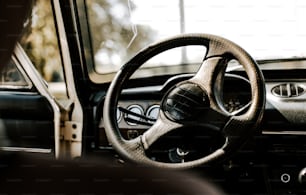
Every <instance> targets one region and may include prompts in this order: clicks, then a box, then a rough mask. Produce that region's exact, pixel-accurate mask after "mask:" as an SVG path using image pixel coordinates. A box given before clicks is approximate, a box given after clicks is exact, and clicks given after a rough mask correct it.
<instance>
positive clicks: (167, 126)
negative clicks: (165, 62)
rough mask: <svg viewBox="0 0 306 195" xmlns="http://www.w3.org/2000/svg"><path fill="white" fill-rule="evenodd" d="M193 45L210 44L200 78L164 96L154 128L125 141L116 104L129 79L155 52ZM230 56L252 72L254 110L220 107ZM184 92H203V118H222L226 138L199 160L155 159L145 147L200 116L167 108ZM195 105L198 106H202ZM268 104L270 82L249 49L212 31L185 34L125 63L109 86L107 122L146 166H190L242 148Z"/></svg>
mask: <svg viewBox="0 0 306 195" xmlns="http://www.w3.org/2000/svg"><path fill="white" fill-rule="evenodd" d="M188 45H202V46H205V47H206V48H207V52H206V57H205V59H204V60H203V63H202V65H201V67H200V69H199V71H198V72H197V73H196V75H195V76H194V77H192V78H191V79H189V80H188V81H184V82H182V83H179V84H178V85H177V86H175V87H174V89H172V90H170V91H169V92H168V93H167V94H166V95H165V96H164V98H163V100H162V103H161V108H162V109H160V114H159V118H158V120H157V122H156V123H155V124H154V125H153V126H152V127H151V128H150V129H149V130H148V131H146V132H145V133H144V134H143V135H141V136H138V137H137V138H135V139H132V140H125V139H124V138H123V137H122V136H121V134H120V130H119V127H118V124H117V120H116V107H117V104H118V98H119V96H120V93H121V91H122V88H123V85H124V83H125V82H126V81H127V80H128V79H129V78H130V77H131V75H132V74H133V73H134V72H135V71H136V70H137V69H138V68H139V67H140V66H141V65H143V64H144V63H145V62H146V61H147V60H149V59H150V58H152V57H154V56H155V55H157V54H159V53H162V52H164V51H166V50H169V49H173V48H177V47H182V46H188ZM230 59H236V60H237V61H239V62H240V64H241V65H242V66H243V67H244V69H245V71H246V73H247V76H248V78H249V81H250V85H251V93H252V100H251V103H250V106H249V107H248V110H247V111H246V112H244V113H243V114H242V115H231V114H230V113H228V112H226V110H225V109H223V108H222V106H220V101H221V102H222V99H221V98H220V97H219V96H218V95H216V93H217V92H218V91H219V90H220V89H219V88H218V87H219V86H221V85H222V82H223V78H224V74H225V69H226V60H230ZM224 60H225V61H224ZM181 90H184V91H185V90H187V91H192V92H191V93H192V94H191V95H192V96H194V95H195V96H199V97H201V95H203V102H199V104H200V106H202V107H203V110H201V111H203V112H204V110H205V112H207V113H204V114H202V113H201V116H204V117H200V118H198V120H200V122H202V120H203V121H204V122H203V124H204V123H211V121H210V120H211V118H210V117H209V116H213V117H216V120H213V121H215V122H216V123H214V124H211V125H213V126H214V125H216V127H219V128H220V129H221V130H222V134H224V135H225V138H226V142H225V143H224V145H223V146H222V147H221V148H219V149H217V150H216V151H214V152H213V153H211V154H209V155H207V156H204V157H202V158H199V159H196V160H192V161H188V162H184V163H164V162H157V161H153V160H151V159H150V158H148V157H147V156H146V155H145V150H147V149H148V148H149V147H150V146H151V145H152V144H153V143H154V142H155V141H156V140H158V139H159V138H160V137H161V136H163V135H165V134H166V133H168V132H170V131H172V130H175V129H177V128H180V127H182V126H183V125H184V124H185V122H186V121H187V122H188V121H189V118H194V117H196V116H192V117H190V116H185V115H184V116H176V115H177V114H175V112H176V111H172V110H171V105H170V106H169V105H168V106H167V104H168V102H170V101H169V99H171V98H173V97H172V96H176V95H177V93H180V92H179V91H181ZM194 91H195V92H194ZM170 96H171V97H170ZM180 101H181V100H180ZM183 101H185V99H184V100H183ZM172 106H173V105H172ZM190 106H191V105H190ZM192 106H193V107H197V106H198V105H192ZM264 106H265V85H264V78H263V75H262V72H261V70H260V69H259V67H258V65H257V63H256V62H255V60H253V58H252V57H251V56H250V55H249V54H248V53H247V52H246V51H245V50H243V49H242V48H241V47H239V46H238V45H236V44H235V43H233V42H231V41H229V40H227V39H224V38H222V37H219V36H215V35H210V34H185V35H179V36H176V37H173V38H170V39H166V40H164V41H161V42H158V43H155V44H153V45H150V46H149V47H147V48H145V49H143V50H142V51H140V52H139V53H138V54H137V55H136V56H134V57H133V58H132V59H131V60H130V61H128V62H127V63H126V64H125V65H124V66H122V68H121V69H120V70H119V71H118V72H117V74H116V76H115V77H114V79H113V82H112V83H111V85H110V87H109V89H108V92H107V95H106V98H105V102H104V109H103V120H104V128H105V131H106V135H107V138H108V140H109V142H110V143H111V144H112V146H113V148H114V149H115V150H116V151H117V152H118V153H119V155H121V156H122V157H123V158H125V159H128V160H130V161H132V162H136V163H141V164H145V165H151V166H157V167H163V168H171V169H186V168H192V167H196V166H200V165H204V164H207V163H211V162H214V161H217V160H220V159H223V158H224V157H226V156H227V155H228V154H231V153H232V152H233V151H234V150H236V149H237V147H239V146H241V145H242V143H244V141H245V139H246V137H248V136H249V135H252V133H253V132H254V131H255V130H256V129H257V127H258V126H259V124H260V122H261V119H262V116H263V111H264ZM202 107H201V108H202ZM186 114H187V113H186Z"/></svg>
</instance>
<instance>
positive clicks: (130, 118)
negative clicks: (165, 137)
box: [124, 104, 144, 125]
mask: <svg viewBox="0 0 306 195" xmlns="http://www.w3.org/2000/svg"><path fill="white" fill-rule="evenodd" d="M127 110H128V111H130V112H133V113H135V114H138V115H143V114H144V110H143V108H142V107H141V106H139V105H135V104H134V105H130V106H129V107H127ZM124 118H125V121H126V123H127V124H129V125H137V122H138V121H141V118H140V117H139V116H135V115H133V114H129V113H126V114H125V115H124Z"/></svg>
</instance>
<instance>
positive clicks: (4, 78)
mask: <svg viewBox="0 0 306 195" xmlns="http://www.w3.org/2000/svg"><path fill="white" fill-rule="evenodd" d="M28 86H29V84H28V83H27V82H26V80H25V78H24V77H23V75H22V74H21V73H20V71H19V70H18V68H17V67H16V64H15V63H14V61H13V60H11V61H10V62H9V63H8V64H7V65H6V66H3V68H1V69H0V88H24V87H28Z"/></svg>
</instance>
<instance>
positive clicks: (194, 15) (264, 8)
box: [86, 0, 306, 74]
mask: <svg viewBox="0 0 306 195" xmlns="http://www.w3.org/2000/svg"><path fill="white" fill-rule="evenodd" d="M86 3H87V5H86V7H87V12H88V18H89V27H90V32H91V40H92V48H93V53H94V61H95V63H94V70H95V71H96V72H97V73H99V74H109V73H112V72H116V71H117V70H118V69H119V68H120V67H121V66H122V65H123V64H124V63H125V62H126V61H127V60H128V59H130V58H131V57H132V56H134V55H135V54H136V52H137V51H139V50H141V49H142V48H144V47H145V46H148V45H149V44H150V43H153V42H156V41H158V40H161V39H163V38H167V37H170V36H174V35H177V34H180V33H208V34H215V35H219V36H222V37H225V38H227V39H229V40H232V41H233V42H235V43H237V44H238V45H240V46H241V47H242V48H244V49H245V50H246V51H247V52H248V53H250V54H251V55H252V56H253V57H254V58H255V59H272V58H273V59H275V58H277V59H282V58H293V57H294V58H296V57H304V56H306V49H305V44H304V43H306V28H305V24H306V1H303V0H296V1H288V0H256V1H245V0H234V1H228V0H213V1H207V0H205V1H200V0H188V1H187V0H169V1H165V0H154V1H143V0H113V1H111V0H90V1H86ZM205 51H206V50H205V48H204V50H203V49H199V48H198V47H192V48H190V49H189V48H187V49H186V48H180V49H177V50H175V51H172V52H171V54H169V55H170V56H171V57H167V58H162V57H160V58H158V59H156V60H151V61H150V62H148V63H147V64H146V66H145V67H156V66H172V65H179V64H192V63H196V62H200V60H201V59H203V56H204V55H205Z"/></svg>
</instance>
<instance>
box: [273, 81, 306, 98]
mask: <svg viewBox="0 0 306 195" xmlns="http://www.w3.org/2000/svg"><path fill="white" fill-rule="evenodd" d="M304 92H305V89H304V88H303V87H301V86H300V85H298V84H295V83H284V84H279V85H277V86H275V87H273V88H272V94H273V95H275V96H277V97H283V98H288V97H297V96H300V95H302V94H303V93H304Z"/></svg>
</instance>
